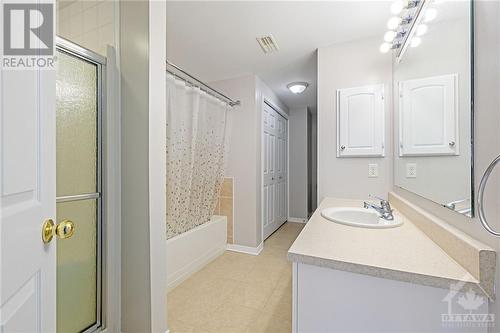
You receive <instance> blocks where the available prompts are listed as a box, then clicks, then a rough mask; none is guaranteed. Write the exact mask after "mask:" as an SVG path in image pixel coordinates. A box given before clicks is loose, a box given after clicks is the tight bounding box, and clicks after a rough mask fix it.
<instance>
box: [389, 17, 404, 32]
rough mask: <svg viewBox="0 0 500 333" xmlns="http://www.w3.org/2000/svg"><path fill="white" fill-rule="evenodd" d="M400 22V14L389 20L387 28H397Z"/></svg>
mask: <svg viewBox="0 0 500 333" xmlns="http://www.w3.org/2000/svg"><path fill="white" fill-rule="evenodd" d="M399 23H401V17H399V16H393V17H391V18H390V19H389V21H387V28H388V29H389V30H396V28H397V27H398V25H399Z"/></svg>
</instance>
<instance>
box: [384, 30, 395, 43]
mask: <svg viewBox="0 0 500 333" xmlns="http://www.w3.org/2000/svg"><path fill="white" fill-rule="evenodd" d="M396 35H397V32H396V31H392V30H391V31H387V32H386V33H385V34H384V40H385V41H386V42H389V43H390V42H392V41H393V40H394V38H396Z"/></svg>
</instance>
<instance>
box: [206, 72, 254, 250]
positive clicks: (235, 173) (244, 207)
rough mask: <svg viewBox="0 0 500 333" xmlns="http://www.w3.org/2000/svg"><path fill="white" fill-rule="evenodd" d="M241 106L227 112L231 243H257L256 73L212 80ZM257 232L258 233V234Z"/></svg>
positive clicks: (216, 86) (227, 172)
mask: <svg viewBox="0 0 500 333" xmlns="http://www.w3.org/2000/svg"><path fill="white" fill-rule="evenodd" d="M210 85H211V86H213V87H214V88H218V89H220V90H221V91H223V92H224V93H225V94H226V95H227V96H230V97H231V98H232V99H234V100H240V102H241V105H240V106H236V107H234V108H233V110H232V111H231V112H230V116H231V140H230V152H229V156H228V159H227V169H226V176H227V177H234V194H233V198H234V199H233V200H234V221H233V236H234V239H233V241H234V244H237V245H244V246H252V247H255V246H257V245H258V244H259V243H260V242H259V243H258V241H259V240H258V238H257V236H258V235H257V226H256V223H257V221H259V220H260V218H259V215H258V214H257V211H256V206H257V195H256V193H257V190H258V187H257V169H256V167H255V165H256V164H257V160H256V159H257V147H258V146H257V135H256V131H257V122H258V120H257V112H256V101H255V76H253V75H249V76H244V77H239V78H235V79H229V80H224V81H217V82H211V83H210ZM259 235H260V234H259Z"/></svg>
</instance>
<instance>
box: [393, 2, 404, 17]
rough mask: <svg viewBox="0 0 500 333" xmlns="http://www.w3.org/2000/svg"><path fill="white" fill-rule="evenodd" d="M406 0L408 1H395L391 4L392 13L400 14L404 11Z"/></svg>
mask: <svg viewBox="0 0 500 333" xmlns="http://www.w3.org/2000/svg"><path fill="white" fill-rule="evenodd" d="M405 2H406V1H403V0H396V1H394V2H393V3H392V5H391V13H393V14H394V15H398V14H399V13H401V12H402V11H403V8H405V5H406V4H405Z"/></svg>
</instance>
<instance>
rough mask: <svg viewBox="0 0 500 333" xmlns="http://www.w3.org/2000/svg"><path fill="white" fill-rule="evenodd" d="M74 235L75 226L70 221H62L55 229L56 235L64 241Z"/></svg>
mask: <svg viewBox="0 0 500 333" xmlns="http://www.w3.org/2000/svg"><path fill="white" fill-rule="evenodd" d="M74 233H75V224H74V223H73V222H72V221H70V220H63V221H62V222H61V223H59V224H58V225H57V227H56V235H57V237H59V238H60V239H66V238H70V237H71V236H73V234H74Z"/></svg>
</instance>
